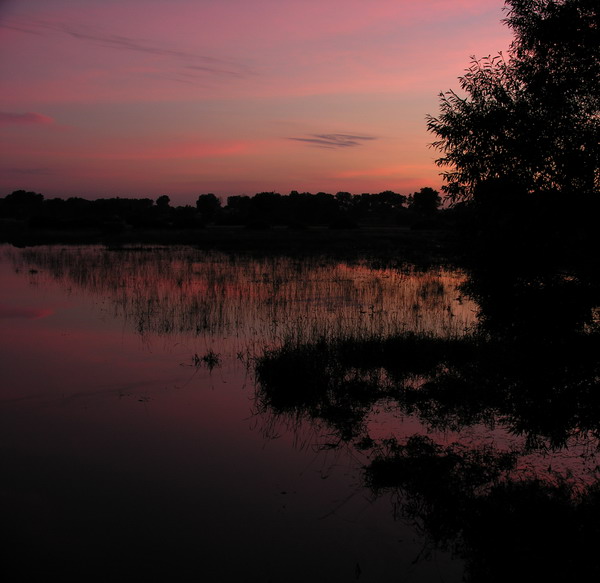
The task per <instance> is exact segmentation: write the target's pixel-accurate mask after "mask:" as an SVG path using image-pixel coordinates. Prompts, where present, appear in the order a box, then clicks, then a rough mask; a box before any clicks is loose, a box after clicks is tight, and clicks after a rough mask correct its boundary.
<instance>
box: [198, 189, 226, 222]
mask: <svg viewBox="0 0 600 583" xmlns="http://www.w3.org/2000/svg"><path fill="white" fill-rule="evenodd" d="M220 208H221V201H220V200H219V199H218V198H217V197H216V196H215V195H214V194H212V192H211V193H208V194H201V195H200V196H199V197H198V200H197V201H196V209H197V210H198V212H199V213H200V214H201V215H202V216H203V217H204V218H206V219H207V220H209V221H212V220H214V218H215V216H216V214H217V213H218V212H219V210H220Z"/></svg>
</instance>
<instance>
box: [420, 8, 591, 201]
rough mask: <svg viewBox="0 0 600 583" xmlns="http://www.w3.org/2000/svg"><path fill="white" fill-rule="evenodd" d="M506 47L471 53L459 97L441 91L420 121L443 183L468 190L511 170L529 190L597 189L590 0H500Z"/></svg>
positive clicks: (462, 192) (457, 193)
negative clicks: (508, 33)
mask: <svg viewBox="0 0 600 583" xmlns="http://www.w3.org/2000/svg"><path fill="white" fill-rule="evenodd" d="M506 6H507V9H506V10H507V17H506V19H505V20H504V22H505V24H507V26H509V27H510V28H511V29H512V30H513V31H514V33H515V38H514V40H513V43H512V45H511V48H510V51H509V54H508V55H507V56H504V55H502V54H499V55H497V56H495V57H488V58H485V59H481V60H476V59H473V61H472V64H471V66H470V67H469V69H467V71H466V72H465V74H464V75H463V76H462V77H460V79H459V80H460V86H461V89H462V91H463V92H465V93H466V94H467V97H466V98H463V97H461V96H459V95H458V94H457V93H455V92H454V91H448V92H446V93H443V94H441V95H440V99H441V103H440V109H441V112H440V115H439V116H438V117H432V116H428V118H427V126H428V129H429V131H431V132H433V133H434V134H435V135H436V136H437V137H438V140H437V141H436V142H434V143H433V144H432V145H433V146H434V147H435V148H436V149H438V150H439V151H440V152H441V153H442V157H441V158H440V159H438V160H437V163H438V164H439V165H440V166H444V167H449V170H447V171H445V172H444V173H443V174H442V176H443V177H444V179H445V181H446V183H447V184H446V185H445V186H444V187H443V188H444V190H445V191H446V192H447V193H449V194H450V196H451V197H453V198H454V199H455V200H458V199H462V198H465V197H466V198H469V197H472V196H473V194H474V192H475V189H476V188H477V186H478V185H480V184H481V183H482V182H484V181H486V180H490V179H498V178H501V179H510V180H511V181H512V182H513V183H516V184H518V185H520V187H521V188H523V189H524V190H525V191H527V192H549V191H557V192H559V193H561V194H562V195H565V196H569V197H570V196H573V195H579V196H582V195H585V194H591V193H593V192H597V190H598V186H599V180H600V173H599V168H600V147H599V145H598V144H599V141H598V133H599V129H600V128H599V121H598V113H599V111H600V95H599V92H598V85H599V84H600V29H599V28H598V21H599V14H598V3H597V2H595V1H594V0H542V1H535V2H534V1H532V0H507V1H506Z"/></svg>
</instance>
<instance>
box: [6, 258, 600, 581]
mask: <svg viewBox="0 0 600 583" xmlns="http://www.w3.org/2000/svg"><path fill="white" fill-rule="evenodd" d="M0 251H1V257H0V260H1V262H0V278H1V281H2V287H1V292H0V323H1V327H2V334H1V337H0V343H1V351H0V371H1V378H2V383H1V394H0V399H1V400H0V444H1V445H0V451H1V456H2V465H3V468H4V470H3V476H2V478H1V483H0V493H1V495H2V498H1V502H0V503H1V504H2V511H3V514H4V515H5V516H6V519H5V529H4V530H5V535H4V538H3V541H2V542H3V543H4V548H6V549H8V553H9V555H10V554H12V555H13V556H14V557H18V558H19V561H20V564H21V566H22V568H23V569H24V571H36V572H39V573H49V572H54V571H56V572H58V573H71V572H72V573H81V571H82V570H83V571H84V572H86V573H88V574H89V575H93V574H95V573H99V572H109V573H112V574H118V573H125V572H129V571H136V572H141V571H142V570H150V571H158V570H161V571H166V572H168V573H170V574H172V575H173V577H174V578H175V579H176V580H177V578H179V579H182V578H184V577H188V576H190V577H194V578H196V579H201V580H206V581H264V582H267V581H272V582H277V581H282V582H284V581H355V580H359V581H378V582H385V581H410V582H433V581H446V582H448V581H460V580H462V577H463V573H464V564H463V560H462V559H460V558H458V556H457V554H456V553H452V552H450V550H449V549H448V548H446V549H444V548H443V545H441V546H440V545H435V544H433V543H432V540H431V536H428V533H427V528H426V527H424V526H423V523H422V522H420V521H419V520H417V519H416V518H415V515H414V513H412V514H411V513H406V512H402V511H401V509H400V508H401V506H402V501H401V500H399V499H398V495H397V493H393V492H391V491H389V490H386V489H382V490H380V491H376V490H374V489H373V488H372V487H371V488H369V487H367V484H366V483H365V479H364V468H365V467H366V466H367V465H368V464H369V463H370V461H371V460H372V458H373V456H374V455H375V454H374V451H375V450H374V449H373V448H370V449H369V448H366V447H354V444H352V443H350V442H344V440H340V439H339V436H336V435H334V433H335V432H334V430H333V429H332V428H331V426H330V425H329V424H328V423H327V421H326V420H324V419H322V418H318V417H314V416H313V417H311V416H310V415H286V414H285V413H282V412H281V411H272V410H270V409H269V407H265V406H264V402H261V400H260V398H259V396H258V395H259V393H258V390H259V389H258V387H257V385H256V373H255V366H256V363H257V361H258V359H260V358H261V355H263V354H264V352H265V351H266V350H270V351H273V350H276V349H277V348H279V347H282V346H300V345H307V344H310V343H314V342H319V341H320V342H325V343H327V342H332V341H339V340H340V339H345V340H347V341H352V340H353V339H361V340H365V339H376V340H382V341H383V340H384V339H386V338H390V337H394V336H398V335H403V334H404V335H406V334H411V333H414V334H415V335H417V336H425V337H428V338H439V339H451V340H457V339H458V340H460V339H461V338H463V337H465V336H466V335H468V334H470V333H471V332H472V331H473V329H474V328H475V327H476V326H477V325H478V313H479V307H478V304H477V303H476V302H475V301H474V300H473V299H470V297H469V296H468V295H466V294H465V293H464V292H463V291H462V290H463V288H462V287H461V285H462V284H463V283H464V282H465V279H466V275H465V274H464V273H463V272H461V271H460V270H456V269H454V270H453V269H450V268H444V267H439V266H438V267H433V268H432V267H429V268H427V269H419V268H417V267H416V266H414V265H406V264H401V263H399V264H397V265H394V266H380V265H379V266H378V265H374V264H373V263H372V262H370V261H367V260H364V259H363V260H356V261H352V262H339V261H334V260H332V259H327V258H326V257H318V258H315V257H311V258H288V257H279V256H272V257H261V258H256V257H247V256H241V255H239V256H236V255H224V254H219V253H208V252H202V251H198V250H194V249H191V248H152V249H148V248H145V249H135V248H134V249H124V250H123V249H120V250H107V249H105V248H102V247H69V248H62V247H58V246H56V247H39V248H29V249H15V248H9V247H7V246H5V247H3V248H2V249H1V250H0ZM290 374H292V375H293V374H294V371H290ZM415 378H416V379H417V380H416V381H415ZM411 382H413V383H415V382H418V377H413V378H412V381H411ZM425 420H426V416H423V415H421V416H419V415H417V414H415V413H414V410H409V409H407V408H406V407H404V408H402V407H400V406H397V405H396V406H394V404H393V403H392V402H391V401H390V400H389V399H382V400H381V401H380V402H378V403H376V404H375V406H374V407H373V408H372V410H371V411H370V412H369V414H368V416H367V432H368V435H369V437H370V439H372V440H374V441H375V442H377V441H378V440H379V441H381V440H385V439H387V438H389V437H394V438H396V439H397V440H398V441H402V440H403V439H405V438H407V437H409V436H411V435H415V434H418V435H427V436H429V437H430V438H431V439H433V440H435V442H436V443H438V444H441V445H444V444H446V445H448V444H451V443H454V442H456V441H460V442H461V443H462V444H467V445H468V444H479V445H480V444H482V443H483V444H486V445H490V444H491V445H493V446H494V447H495V448H498V449H499V450H502V451H509V450H510V451H514V450H515V449H516V448H520V447H523V444H524V443H525V441H526V436H524V435H523V433H524V432H519V431H515V430H514V426H513V427H511V426H510V423H506V424H504V425H503V424H502V423H501V422H500V423H498V422H497V421H498V420H495V421H494V422H493V423H490V422H489V420H488V422H487V423H484V422H483V421H482V420H480V419H478V420H477V421H476V422H474V423H472V424H471V425H470V426H468V427H456V426H452V427H450V426H448V425H447V426H443V427H442V426H440V425H439V424H438V426H437V427H436V426H435V424H432V423H427V422H426V421H425ZM569 439H571V438H569ZM571 441H573V439H571ZM575 441H577V440H575ZM590 443H591V442H590V441H589V440H586V441H585V442H584V443H583V442H582V443H579V442H577V443H575V442H574V443H571V448H570V449H569V450H568V452H569V453H568V454H566V453H565V451H564V450H563V451H560V452H554V453H549V452H548V450H547V449H545V450H544V452H543V453H540V451H532V450H531V448H530V449H529V450H528V451H527V453H526V454H524V455H522V456H521V458H520V466H519V467H520V471H527V472H532V471H539V472H540V473H541V472H543V471H545V468H546V467H550V466H552V472H556V471H557V468H558V469H560V468H566V470H568V472H570V473H571V474H572V473H573V472H575V473H578V475H581V476H584V475H586V476H589V474H590V471H591V470H590V468H593V467H594V466H595V465H597V459H596V457H595V450H594V451H592V450H593V444H592V445H590ZM577 448H579V449H577ZM549 456H551V457H549ZM532 468H533V469H532ZM586 472H587V473H586ZM581 479H582V480H584V478H583V477H582V478H581ZM585 479H590V478H589V477H588V478H585Z"/></svg>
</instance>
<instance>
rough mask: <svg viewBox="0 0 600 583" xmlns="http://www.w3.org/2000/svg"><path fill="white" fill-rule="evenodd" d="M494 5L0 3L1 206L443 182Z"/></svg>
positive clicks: (382, 1)
mask: <svg viewBox="0 0 600 583" xmlns="http://www.w3.org/2000/svg"><path fill="white" fill-rule="evenodd" d="M502 6H503V2H502V0H421V1H419V2H416V1H415V0H372V1H371V2H366V1H365V0H0V84H1V87H2V89H1V91H0V196H5V195H6V194H8V193H10V192H12V191H13V190H16V189H20V188H24V189H27V190H35V191H37V192H42V193H43V194H44V195H46V196H47V197H54V196H65V197H66V196H83V197H86V198H96V197H104V196H135V197H141V196H149V197H151V198H155V197H156V196H158V195H160V194H168V195H169V196H170V197H171V200H172V202H173V203H175V204H188V203H193V202H194V201H195V199H196V198H197V196H198V195H199V194H201V193H206V192H214V193H215V194H218V195H221V196H223V197H225V196H227V195H231V194H250V195H251V194H254V193H256V192H260V191H272V190H275V191H278V192H281V193H283V194H287V193H289V191H290V190H299V191H310V192H317V191H326V192H332V193H335V192H337V191H340V190H344V191H349V192H352V193H361V192H380V191H382V190H387V189H390V190H394V191H396V192H400V193H402V194H408V193H410V192H412V191H414V190H417V189H419V188H421V187H423V186H433V187H435V188H439V186H441V180H440V178H439V176H438V173H439V171H440V170H439V168H437V167H436V166H435V164H434V159H435V158H436V157H437V155H436V152H435V151H434V150H431V149H430V148H428V147H427V145H428V143H430V142H431V141H432V140H433V136H432V135H430V134H428V133H427V131H426V129H425V116H426V114H427V113H431V114H434V115H435V114H437V112H438V93H439V92H440V91H442V90H447V89H450V88H457V87H458V82H457V77H458V76H459V75H460V74H461V73H462V72H463V71H464V69H465V68H466V67H467V66H468V63H469V57H470V55H477V56H485V55H488V54H490V53H492V54H493V53H497V52H498V51H500V50H506V48H507V47H508V44H509V42H510V38H511V34H510V31H509V29H508V28H507V27H505V26H503V25H502V24H501V22H500V21H501V19H502V17H503V12H502Z"/></svg>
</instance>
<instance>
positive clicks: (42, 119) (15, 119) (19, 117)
mask: <svg viewBox="0 0 600 583" xmlns="http://www.w3.org/2000/svg"><path fill="white" fill-rule="evenodd" d="M51 123H54V120H53V119H52V118H51V117H48V116H47V115H42V114H41V113H33V112H27V113H6V112H3V111H0V125H11V124H12V125H47V124H51Z"/></svg>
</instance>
